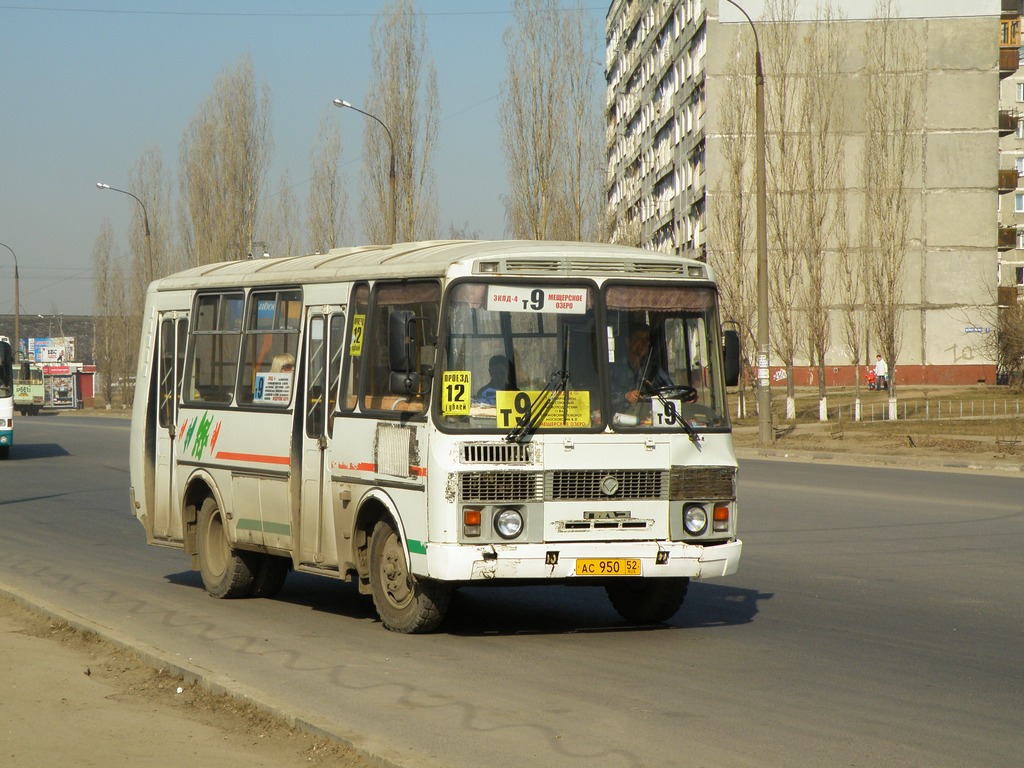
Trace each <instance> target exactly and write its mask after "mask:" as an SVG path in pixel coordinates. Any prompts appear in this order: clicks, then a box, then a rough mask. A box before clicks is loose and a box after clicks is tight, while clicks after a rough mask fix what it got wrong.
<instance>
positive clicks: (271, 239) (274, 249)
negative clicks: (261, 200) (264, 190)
mask: <svg viewBox="0 0 1024 768" xmlns="http://www.w3.org/2000/svg"><path fill="white" fill-rule="evenodd" d="M261 219H262V221H263V224H262V225H261V228H260V232H261V238H260V241H261V242H262V243H263V247H264V248H265V249H266V252H269V253H270V254H271V255H272V256H301V255H302V254H304V253H305V252H306V251H305V239H306V238H305V237H304V235H303V232H302V224H301V222H300V220H299V201H298V200H297V199H296V197H295V185H294V184H292V177H291V173H290V172H289V171H288V169H287V168H285V169H284V170H283V171H282V172H281V177H280V179H279V180H278V183H277V192H276V193H275V194H274V195H273V197H271V198H269V199H267V200H266V201H265V204H264V211H263V213H262V214H261ZM257 255H258V254H257V253H255V252H254V253H253V256H257Z"/></svg>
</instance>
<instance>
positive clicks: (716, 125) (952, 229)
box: [606, 0, 1024, 385]
mask: <svg viewBox="0 0 1024 768" xmlns="http://www.w3.org/2000/svg"><path fill="white" fill-rule="evenodd" d="M738 2H739V4H740V5H741V6H743V8H744V9H745V10H746V11H747V13H748V14H749V15H750V17H751V18H752V19H753V21H754V24H755V25H758V27H759V29H760V30H761V32H760V37H761V40H762V46H764V45H765V41H766V39H767V36H766V35H765V34H764V32H765V26H764V25H766V24H767V23H768V22H766V21H765V20H764V19H765V17H766V13H765V6H766V5H767V2H766V0H738ZM1019 4H1020V0H975V1H974V2H971V3H963V2H958V1H957V0H899V2H898V3H897V4H896V6H897V10H898V18H899V20H898V22H897V23H898V24H900V25H902V26H903V27H905V28H906V30H907V33H908V34H909V35H910V36H911V37H912V39H913V41H914V45H915V46H916V48H917V50H918V51H919V52H920V56H921V59H920V60H921V61H922V76H921V78H919V83H920V85H921V87H920V93H919V97H918V98H919V102H918V113H919V115H920V126H919V127H918V130H917V141H918V146H919V153H918V155H919V157H918V160H917V162H916V163H915V165H914V167H913V168H912V169H911V170H910V172H909V173H908V178H907V183H908V196H907V199H908V205H909V207H910V231H909V248H908V251H907V255H906V261H905V268H904V276H905V286H904V302H905V311H904V312H903V314H902V333H901V336H902V340H903V341H902V345H901V352H900V357H899V360H898V365H899V372H898V373H899V380H900V381H902V382H903V383H905V384H914V383H966V382H971V383H973V382H975V381H979V380H984V381H988V382H990V383H991V382H994V381H995V378H996V370H995V368H996V366H995V357H994V353H993V349H994V345H993V344H992V343H991V341H992V339H993V338H994V336H992V335H991V334H994V333H995V324H996V323H995V311H996V290H995V287H996V275H997V271H998V266H999V255H998V254H999V251H998V247H999V246H998V237H999V233H1000V228H999V221H998V217H997V215H996V208H997V201H998V200H999V197H998V191H997V184H998V183H1000V182H999V181H998V179H1000V178H1001V177H1000V176H999V174H998V173H995V172H993V171H994V170H995V168H994V166H996V165H997V164H998V162H999V161H998V160H997V158H998V157H999V134H1000V131H999V125H1000V117H999V110H998V99H999V92H1000V81H1001V78H1002V77H1005V76H1006V74H1007V73H1006V72H1005V70H1004V66H1005V62H1004V64H1002V65H1001V63H1000V62H1001V58H1000V57H1001V54H1000V49H1001V45H1000V35H1001V28H1000V21H1001V19H1002V20H1003V21H1004V22H1005V21H1006V20H1008V19H1009V17H1010V16H1012V15H1013V14H1017V15H1018V16H1019V10H1020V9H1019ZM832 5H833V6H834V7H835V8H836V9H837V10H838V12H839V15H840V16H841V20H840V21H838V22H836V23H839V24H841V25H842V37H843V39H844V41H845V44H846V54H845V58H844V60H843V62H842V65H841V68H840V81H839V86H838V89H839V90H840V91H841V94H842V102H843V104H844V113H843V114H844V129H843V131H844V136H845V142H844V150H843V151H844V165H843V168H844V171H843V179H844V182H843V183H844V185H845V191H846V199H847V209H848V214H849V217H850V219H851V221H857V220H859V217H860V211H861V208H862V206H863V204H864V200H865V194H866V193H865V189H864V180H863V174H862V167H863V160H864V157H863V148H864V143H865V136H866V133H867V130H868V126H869V121H870V116H869V115H868V114H866V110H865V104H864V88H865V86H864V66H865V60H866V58H867V56H866V51H867V50H868V47H869V46H870V45H872V42H873V40H874V39H875V34H874V33H875V32H876V31H877V26H873V25H877V23H878V22H877V19H875V14H876V2H875V0H834V1H833V3H832ZM818 6H819V3H818V2H817V0H797V2H796V19H795V21H794V22H793V23H794V24H795V25H796V26H797V27H798V30H797V31H798V33H799V32H800V31H801V30H803V29H805V28H806V26H807V25H808V24H809V23H810V22H811V21H812V20H813V19H814V16H815V14H816V13H817V12H818ZM750 39H751V30H750V26H749V25H748V24H747V21H746V19H744V17H743V16H742V15H741V14H740V12H739V11H737V10H736V9H735V8H734V7H732V6H731V5H730V4H728V3H726V2H725V0H613V1H612V2H611V4H610V7H609V11H608V14H607V19H606V40H607V65H606V71H607V104H606V118H607V124H606V129H607V149H608V169H607V185H606V192H607V198H606V203H607V206H608V214H609V220H610V221H611V222H612V227H613V229H612V232H613V236H614V237H617V238H619V239H621V240H623V241H626V242H636V243H637V244H640V245H642V246H643V247H646V248H650V249H653V250H658V251H663V252H668V253H679V254H681V255H686V256H697V257H698V258H707V257H708V252H709V249H710V250H712V251H713V249H714V246H715V244H716V243H717V242H718V241H719V239H720V238H721V237H722V233H720V232H717V231H716V226H717V225H716V223H715V221H716V217H715V216H714V213H715V206H716V204H717V205H722V204H724V203H723V202H722V201H723V200H724V196H723V195H722V194H720V189H719V187H720V185H721V184H722V181H721V180H722V177H723V172H724V166H725V163H724V159H723V154H722V153H723V140H724V138H725V137H727V134H725V133H724V132H723V131H724V129H723V127H722V125H723V118H722V114H721V113H722V109H721V107H722V104H723V99H724V97H725V96H726V91H727V90H728V89H729V88H733V87H736V83H737V80H736V76H735V74H730V73H729V72H730V69H732V70H735V66H736V64H735V62H737V61H739V63H741V64H742V63H743V62H744V61H746V58H745V57H747V56H750V58H749V69H750V70H751V72H752V70H753V59H752V56H751V55H750V54H749V51H750V50H751V44H750ZM1004 56H1005V54H1004ZM737 57H741V58H740V59H737ZM765 58H766V60H767V59H768V56H767V55H766V56H765ZM766 76H767V77H768V78H769V79H771V78H772V77H773V73H772V72H771V71H767V72H766ZM746 83H747V84H748V87H751V88H752V87H753V86H752V78H747V80H746ZM1018 87H1019V88H1020V97H1021V98H1022V99H1024V77H1022V78H1021V84H1020V85H1019V86H1018ZM1005 88H1006V86H1004V90H1005ZM1014 95H1015V96H1016V95H1017V92H1016V91H1014ZM751 102H752V100H751ZM1022 107H1024V104H1022ZM751 124H752V121H751ZM772 140H773V137H772V136H771V135H769V144H770V143H771V142H772ZM1021 149H1022V152H1021V154H1022V156H1024V134H1022V135H1021ZM1021 162H1022V170H1024V161H1021ZM752 165H753V163H752V162H751V167H752ZM749 189H750V194H751V197H750V204H751V206H752V205H753V189H754V187H753V182H752V181H751V183H750V187H749ZM1017 192H1024V189H1022V190H1017ZM1014 199H1015V200H1016V199H1018V198H1014ZM1019 199H1020V200H1024V197H1021V198H1019ZM1005 207H1006V205H1005V201H1004V205H1003V208H1004V210H1005ZM1020 207H1021V211H1020V213H1021V220H1020V221H1021V225H1022V226H1024V202H1022V203H1021V204H1020ZM751 227H753V222H752V221H751ZM751 237H752V231H751ZM1021 245H1024V236H1022V239H1021ZM769 247H770V248H771V243H770V244H769ZM753 249H754V246H753V241H752V240H751V244H750V249H749V250H750V253H749V254H748V256H749V258H751V259H753V258H754V253H753ZM1020 254H1021V263H1020V264H1019V265H1017V266H1021V267H1024V249H1022V250H1021V251H1020ZM832 257H833V255H830V254H827V253H826V254H822V258H823V259H829V258H832ZM711 260H712V261H713V258H712V259H711ZM1004 263H1005V262H1004ZM771 268H772V267H771V263H770V264H769V271H771ZM1004 274H1005V270H1004ZM1022 277H1024V274H1022ZM1022 285H1024V283H1022ZM836 303H837V304H838V303H839V302H838V301H837V302H836ZM839 312H840V311H839V310H838V309H836V310H834V311H833V314H834V315H835V317H834V318H833V322H832V340H831V343H830V347H829V351H828V354H827V360H826V363H827V377H830V378H829V379H828V381H827V382H826V383H827V384H829V385H836V384H849V383H852V381H853V376H854V372H853V371H854V369H853V367H852V362H853V360H852V355H851V354H850V352H849V350H848V347H847V345H846V344H845V343H844V341H843V340H842V334H841V331H840V327H841V322H840V320H841V318H840V317H839ZM865 341H866V343H867V345H868V347H869V348H870V347H871V345H872V344H873V343H874V342H873V341H871V340H870V339H866V340H865ZM863 356H864V351H863V350H862V351H861V357H862V359H861V361H860V362H861V363H863V362H864V359H863ZM870 356H871V357H872V358H873V357H874V350H873V349H871V350H870ZM795 362H796V366H797V369H798V370H797V371H796V377H797V383H798V384H800V385H807V384H813V383H815V382H814V379H813V371H812V370H811V369H810V368H809V367H807V363H808V360H807V358H806V353H805V354H804V358H803V359H800V357H799V355H798V357H797V359H796V361H795ZM776 363H777V361H776V360H775V356H774V354H773V359H772V365H773V369H774V368H775V366H776Z"/></svg>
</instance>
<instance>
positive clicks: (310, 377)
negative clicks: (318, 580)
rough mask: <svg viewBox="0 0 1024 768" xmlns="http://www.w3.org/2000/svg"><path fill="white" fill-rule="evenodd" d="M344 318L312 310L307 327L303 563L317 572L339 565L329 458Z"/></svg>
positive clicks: (332, 310)
mask: <svg viewBox="0 0 1024 768" xmlns="http://www.w3.org/2000/svg"><path fill="white" fill-rule="evenodd" d="M344 312H345V308H344V307H316V308H313V309H310V310H309V313H308V317H307V321H306V354H305V355H304V359H305V365H306V375H305V379H304V380H305V393H304V396H303V411H304V413H303V436H302V469H301V476H302V499H301V504H300V509H299V526H298V527H299V562H300V563H302V564H305V565H312V566H314V567H317V568H334V567H336V566H337V564H338V555H337V551H336V544H335V539H334V518H333V515H332V513H331V498H330V495H331V468H330V463H329V462H328V460H327V457H328V456H329V452H328V447H329V442H330V416H331V414H332V413H333V412H334V410H335V406H336V404H337V400H336V398H337V396H338V380H339V377H340V376H341V350H342V339H343V338H344V335H345V314H344ZM325 549H326V551H325Z"/></svg>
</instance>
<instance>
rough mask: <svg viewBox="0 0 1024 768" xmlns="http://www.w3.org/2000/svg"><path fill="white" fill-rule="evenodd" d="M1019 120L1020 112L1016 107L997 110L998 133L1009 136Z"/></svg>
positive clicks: (1015, 128)
mask: <svg viewBox="0 0 1024 768" xmlns="http://www.w3.org/2000/svg"><path fill="white" fill-rule="evenodd" d="M1019 121H1020V112H1018V111H1017V110H1016V109H1000V110H999V135H1000V136H1009V135H1010V134H1011V133H1013V132H1014V131H1016V130H1017V123H1018V122H1019Z"/></svg>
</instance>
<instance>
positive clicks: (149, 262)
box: [96, 181, 153, 285]
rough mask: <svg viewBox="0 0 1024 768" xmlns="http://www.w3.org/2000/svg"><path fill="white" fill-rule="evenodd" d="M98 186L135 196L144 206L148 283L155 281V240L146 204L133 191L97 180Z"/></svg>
mask: <svg viewBox="0 0 1024 768" xmlns="http://www.w3.org/2000/svg"><path fill="white" fill-rule="evenodd" d="M96 186H97V187H99V188H100V189H109V190H110V191H111V192H120V193H121V194H122V195H128V197H134V198H135V202H137V203H138V204H139V205H140V206H141V207H142V229H143V232H145V235H146V285H149V284H150V283H151V282H153V241H152V238H151V237H150V234H149V214H148V213H146V204H145V203H143V202H142V201H141V200H139V198H137V197H135V195H133V194H132V193H131V192H127V191H125V190H123V189H118V188H117V187H112V186H110V185H109V184H104V183H103V182H102V181H97V182H96Z"/></svg>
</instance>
